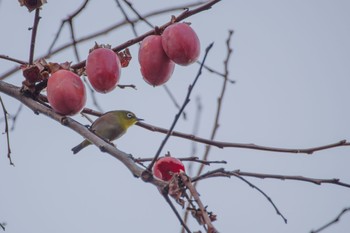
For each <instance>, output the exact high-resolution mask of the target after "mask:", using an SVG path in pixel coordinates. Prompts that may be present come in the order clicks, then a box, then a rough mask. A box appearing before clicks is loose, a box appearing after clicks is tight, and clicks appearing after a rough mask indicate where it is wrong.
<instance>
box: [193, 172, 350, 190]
mask: <svg viewBox="0 0 350 233" xmlns="http://www.w3.org/2000/svg"><path fill="white" fill-rule="evenodd" d="M230 176H248V177H254V178H259V179H277V180H282V181H284V180H295V181H302V182H308V183H312V184H316V185H321V184H333V185H339V186H343V187H346V188H350V184H349V183H344V182H340V180H339V179H337V178H333V179H320V178H310V177H305V176H290V175H275V174H266V173H254V172H243V171H240V170H234V171H225V170H224V169H223V168H220V169H217V170H213V171H210V172H207V173H205V174H202V175H200V176H196V177H193V178H192V182H197V181H199V180H202V179H206V178H212V177H230Z"/></svg>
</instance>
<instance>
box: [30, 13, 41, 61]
mask: <svg viewBox="0 0 350 233" xmlns="http://www.w3.org/2000/svg"><path fill="white" fill-rule="evenodd" d="M39 13H40V7H39V8H36V9H35V16H34V23H33V27H32V28H31V30H32V39H31V41H30V52H29V65H32V64H33V61H34V50H35V40H36V33H37V31H38V25H39V21H40V18H41V17H40V15H39Z"/></svg>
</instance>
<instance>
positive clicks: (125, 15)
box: [116, 0, 138, 36]
mask: <svg viewBox="0 0 350 233" xmlns="http://www.w3.org/2000/svg"><path fill="white" fill-rule="evenodd" d="M116 2H117V5H118V7H119V8H120V11H121V12H122V14H123V16H124V18H125V21H127V22H128V23H129V24H130V26H131V30H132V32H133V33H134V36H138V34H137V32H136V28H135V23H134V22H132V21H131V20H130V19H129V16H128V15H127V14H126V12H125V10H124V8H123V7H122V5H121V4H120V2H119V0H116Z"/></svg>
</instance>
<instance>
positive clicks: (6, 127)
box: [0, 96, 15, 166]
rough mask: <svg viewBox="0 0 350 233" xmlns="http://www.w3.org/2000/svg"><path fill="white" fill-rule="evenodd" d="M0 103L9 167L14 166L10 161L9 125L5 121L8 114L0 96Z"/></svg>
mask: <svg viewBox="0 0 350 233" xmlns="http://www.w3.org/2000/svg"><path fill="white" fill-rule="evenodd" d="M0 103H1V107H2V110H3V112H4V118H5V133H6V140H7V158H8V159H9V161H10V165H12V166H15V164H14V163H13V162H12V159H11V147H10V132H9V125H8V120H7V115H8V112H7V110H6V108H5V104H4V102H3V101H2V98H1V96H0Z"/></svg>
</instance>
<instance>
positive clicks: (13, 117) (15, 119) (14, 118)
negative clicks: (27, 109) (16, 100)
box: [10, 104, 23, 131]
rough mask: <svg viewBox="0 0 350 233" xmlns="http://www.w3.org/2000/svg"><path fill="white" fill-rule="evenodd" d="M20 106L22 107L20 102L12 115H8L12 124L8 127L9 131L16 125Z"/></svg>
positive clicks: (20, 109)
mask: <svg viewBox="0 0 350 233" xmlns="http://www.w3.org/2000/svg"><path fill="white" fill-rule="evenodd" d="M22 108H23V104H20V105H19V107H18V109H17V111H16V113H15V114H14V116H10V119H12V126H11V129H10V130H11V131H13V130H14V129H15V125H16V122H17V119H18V116H19V114H20V112H21V111H22Z"/></svg>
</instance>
